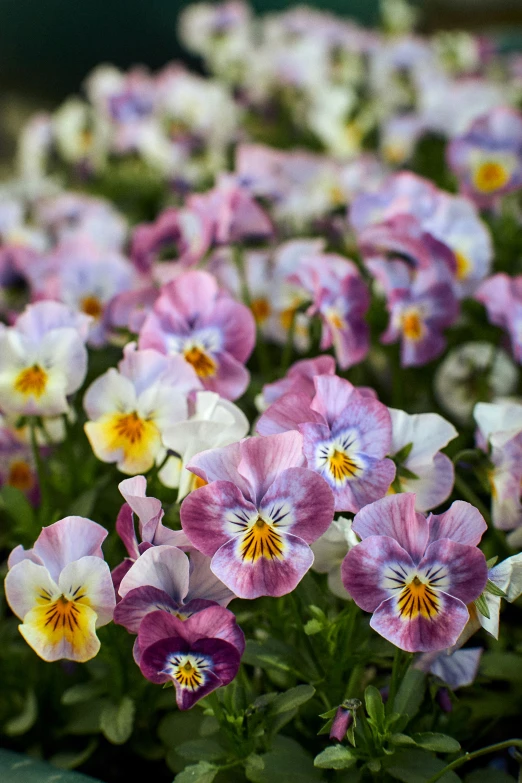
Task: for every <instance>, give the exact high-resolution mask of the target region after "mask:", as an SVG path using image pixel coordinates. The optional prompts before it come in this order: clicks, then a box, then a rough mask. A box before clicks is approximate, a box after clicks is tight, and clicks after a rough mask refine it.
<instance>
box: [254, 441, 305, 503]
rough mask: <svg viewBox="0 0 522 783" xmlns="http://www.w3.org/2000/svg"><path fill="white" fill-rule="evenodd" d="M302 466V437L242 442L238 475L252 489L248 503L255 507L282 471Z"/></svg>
mask: <svg viewBox="0 0 522 783" xmlns="http://www.w3.org/2000/svg"><path fill="white" fill-rule="evenodd" d="M305 462H306V461H305V458H304V454H303V436H302V435H301V434H300V433H299V432H296V431H295V430H292V431H290V432H282V433H279V434H277V435H267V436H266V437H260V438H246V439H245V440H243V441H242V442H241V460H240V462H239V465H238V471H239V473H240V474H241V475H242V476H244V477H245V478H246V480H247V481H248V483H249V484H250V486H251V487H252V489H253V492H254V496H255V500H254V498H252V499H253V500H254V502H255V503H259V502H260V501H261V499H262V498H263V496H264V495H265V493H266V491H267V490H268V488H269V487H270V485H271V484H272V483H273V482H274V481H275V479H276V478H277V476H279V474H280V473H281V472H282V471H284V470H286V469H287V468H297V467H302V466H304V465H305Z"/></svg>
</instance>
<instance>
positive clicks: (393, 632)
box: [341, 492, 488, 652]
mask: <svg viewBox="0 0 522 783" xmlns="http://www.w3.org/2000/svg"><path fill="white" fill-rule="evenodd" d="M486 527H487V526H486V523H485V522H484V519H483V518H482V516H481V515H480V513H479V512H478V511H477V509H476V508H473V506H471V505H470V504H469V503H465V502H463V501H461V500H457V501H455V503H453V505H452V506H451V507H450V509H449V510H448V511H446V512H445V513H443V514H439V515H433V514H431V515H430V516H429V517H428V519H426V518H425V517H424V516H423V515H422V514H419V513H418V512H415V495H414V493H409V492H408V493H404V494H402V495H395V496H391V497H386V498H382V499H381V500H378V501H376V502H375V503H372V504H371V505H369V506H366V507H365V508H364V509H362V511H360V512H359V513H358V514H357V516H356V517H355V520H354V523H353V530H354V531H355V532H356V533H357V535H358V536H359V537H360V538H362V539H363V540H362V542H361V543H360V544H358V545H357V546H356V547H354V548H353V549H351V550H350V551H349V552H348V554H347V555H346V557H345V559H344V561H343V564H342V567H341V574H342V579H343V584H344V586H345V587H346V589H347V590H348V592H349V593H350V595H351V596H352V598H353V600H354V601H355V603H356V604H357V605H358V606H359V607H360V608H361V609H364V610H365V611H366V612H373V616H372V619H371V621H370V625H371V627H372V628H373V629H374V630H375V631H377V633H379V634H380V635H381V636H384V638H385V639H388V640H389V641H390V642H392V643H393V644H395V645H396V646H397V647H400V648H401V649H402V650H406V651H408V652H431V651H433V650H443V649H445V648H446V647H450V646H451V645H452V644H455V642H456V641H457V639H458V638H459V636H460V634H461V632H462V630H463V629H464V627H465V625H466V623H467V622H468V619H469V612H468V609H467V608H466V604H469V603H471V602H472V601H474V600H475V599H476V598H478V596H479V595H480V594H481V593H482V590H483V589H484V587H485V585H486V582H487V578H488V568H487V565H486V560H485V557H484V555H483V554H482V552H481V551H480V550H479V549H477V544H478V543H479V541H480V539H481V537H482V534H483V533H484V531H485V530H486Z"/></svg>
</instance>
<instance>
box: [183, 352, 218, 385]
mask: <svg viewBox="0 0 522 783" xmlns="http://www.w3.org/2000/svg"><path fill="white" fill-rule="evenodd" d="M183 355H184V357H185V361H187V362H188V363H189V364H191V365H192V366H193V368H194V370H195V371H196V374H197V375H198V376H199V377H200V378H212V377H213V376H214V375H215V374H216V370H217V364H216V362H215V361H214V359H212V358H211V357H210V356H209V355H208V354H207V353H205V351H203V350H202V349H201V348H198V347H197V346H196V345H193V346H192V347H191V348H187V349H186V350H185V351H184V352H183Z"/></svg>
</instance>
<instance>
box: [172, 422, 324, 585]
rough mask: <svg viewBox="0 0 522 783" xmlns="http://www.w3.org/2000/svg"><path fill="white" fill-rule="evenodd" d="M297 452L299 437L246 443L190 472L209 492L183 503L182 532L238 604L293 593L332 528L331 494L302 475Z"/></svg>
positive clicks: (211, 454) (197, 462)
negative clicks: (208, 560)
mask: <svg viewBox="0 0 522 783" xmlns="http://www.w3.org/2000/svg"><path fill="white" fill-rule="evenodd" d="M302 448H303V439H302V436H301V435H300V434H299V433H298V432H288V433H283V434H281V435H274V436H270V437H266V438H257V437H255V438H247V439H245V440H242V441H241V442H240V443H233V444H232V445H230V446H225V447H224V448H222V449H212V450H210V451H206V452H203V453H202V454H199V455H197V456H196V457H194V458H193V459H192V462H190V463H189V465H188V468H189V470H192V472H193V473H195V474H196V475H197V476H199V477H200V478H202V479H203V480H204V481H206V482H208V486H205V487H201V488H200V489H197V490H195V491H194V492H192V493H191V494H190V495H188V496H187V497H186V498H185V500H184V501H183V504H182V506H181V524H182V526H183V530H184V531H185V533H186V534H187V536H188V538H189V539H190V541H191V543H192V544H193V545H194V546H195V547H196V548H197V549H199V551H200V552H202V553H203V554H205V555H208V556H209V557H212V561H211V566H210V567H211V569H212V571H213V573H214V574H215V575H216V576H217V577H218V578H219V579H221V581H222V582H223V583H224V584H225V585H226V586H227V587H229V588H230V590H232V591H233V592H234V593H235V594H236V595H237V596H239V597H240V598H257V597H258V596H260V595H272V596H281V595H285V594H286V593H289V592H291V591H292V590H293V589H294V588H295V587H296V585H297V584H298V583H299V582H300V581H301V579H302V578H303V576H304V574H305V573H306V572H307V571H308V569H309V568H310V566H311V565H312V563H313V559H314V558H313V554H312V550H311V549H310V547H309V544H311V543H312V542H313V541H315V540H316V539H317V538H319V536H320V535H321V534H322V533H324V532H325V530H326V529H327V528H328V525H329V524H330V522H331V521H332V517H333V496H332V493H331V490H330V488H329V487H328V485H327V483H326V482H325V481H324V479H322V478H321V477H320V476H318V475H317V474H315V473H313V471H311V470H307V469H306V468H305V467H304V463H305V459H304V457H303V451H302Z"/></svg>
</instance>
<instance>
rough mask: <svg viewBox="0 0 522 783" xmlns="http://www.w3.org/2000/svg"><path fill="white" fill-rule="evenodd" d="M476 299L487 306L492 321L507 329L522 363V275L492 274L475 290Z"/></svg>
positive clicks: (514, 353) (513, 347) (517, 356)
mask: <svg viewBox="0 0 522 783" xmlns="http://www.w3.org/2000/svg"><path fill="white" fill-rule="evenodd" d="M475 299H477V300H478V301H479V302H482V304H483V305H484V306H485V308H486V310H487V313H488V317H489V320H490V322H491V323H492V324H495V326H500V327H501V328H502V329H505V330H506V331H507V333H508V334H509V337H510V340H511V349H512V351H513V356H514V358H515V359H516V361H517V362H519V363H522V275H515V276H514V277H510V276H509V275H506V274H504V273H500V274H498V275H492V277H490V278H488V279H487V280H484V282H483V283H482V285H481V286H480V287H479V289H478V290H477V291H476V292H475Z"/></svg>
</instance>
